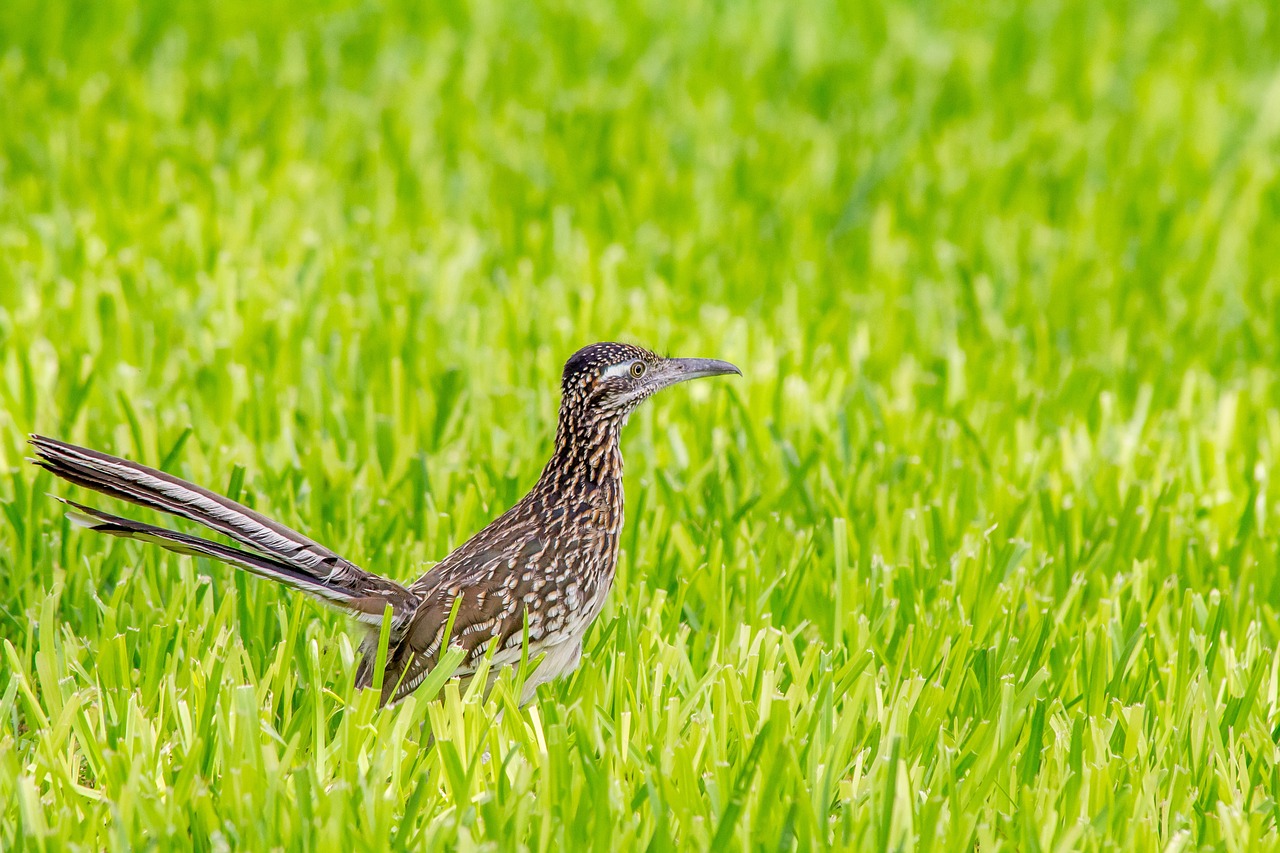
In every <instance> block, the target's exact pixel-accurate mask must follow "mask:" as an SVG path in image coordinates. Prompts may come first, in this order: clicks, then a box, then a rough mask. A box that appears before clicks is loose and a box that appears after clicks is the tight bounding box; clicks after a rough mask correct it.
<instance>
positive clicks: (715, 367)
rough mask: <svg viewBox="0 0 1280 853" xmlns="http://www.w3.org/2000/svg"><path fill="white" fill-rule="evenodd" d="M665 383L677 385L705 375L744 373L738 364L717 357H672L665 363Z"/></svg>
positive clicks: (663, 377) (663, 373) (663, 372)
mask: <svg viewBox="0 0 1280 853" xmlns="http://www.w3.org/2000/svg"><path fill="white" fill-rule="evenodd" d="M663 367H664V368H665V369H664V370H663V371H662V377H661V378H662V379H663V380H664V381H663V385H664V386H665V385H675V384H676V383H677V382H687V381H688V380H690V379H701V378H702V377H703V376H723V375H724V374H726V373H736V374H738V375H739V376H741V375H742V371H741V370H739V369H738V367H737V365H734V364H730V363H729V362H727V361H720V360H719V359H715V358H672V359H668V360H667V362H666V363H665V364H664V365H663Z"/></svg>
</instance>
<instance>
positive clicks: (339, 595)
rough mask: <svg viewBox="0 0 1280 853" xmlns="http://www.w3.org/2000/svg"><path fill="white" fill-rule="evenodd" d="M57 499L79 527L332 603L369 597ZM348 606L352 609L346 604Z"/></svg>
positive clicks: (209, 543)
mask: <svg viewBox="0 0 1280 853" xmlns="http://www.w3.org/2000/svg"><path fill="white" fill-rule="evenodd" d="M58 500H60V501H62V502H63V503H65V504H66V505H68V506H70V507H72V509H71V511H69V512H68V513H67V517H68V518H70V519H71V521H72V523H73V524H75V525H76V526H78V527H83V528H86V529H88V530H95V531H97V532H99V533H106V534H109V535H111V536H119V537H121V538H123V539H136V540H138V541H140V542H149V543H151V544H154V545H159V546H160V547H161V548H165V549H168V550H170V551H174V552H176V553H179V554H186V555H188V556H199V557H211V558H213V559H215V560H220V561H221V562H224V563H229V564H231V565H233V566H236V567H237V568H240V569H244V570H245V571H247V572H249V573H251V574H255V575H257V576H259V577H263V578H268V579H270V580H273V581H277V582H279V583H282V584H284V585H285V586H288V587H292V588H293V589H296V590H299V591H300V592H305V593H307V594H308V595H311V596H314V597H315V598H319V599H321V600H322V601H326V602H328V603H331V604H337V605H340V606H349V605H350V604H351V603H352V602H360V601H362V599H364V598H366V597H367V596H366V594H365V593H364V592H362V591H359V590H355V589H350V588H347V587H344V586H340V585H337V584H333V583H325V582H324V581H321V580H318V579H317V578H315V577H312V576H311V575H308V574H306V573H305V572H301V571H299V570H298V569H297V568H295V567H294V566H291V565H289V564H288V563H285V562H283V561H281V560H275V559H272V558H270V557H266V556H263V555H260V554H255V553H252V552H250V551H245V550H242V549H240V548H232V547H231V546H229V545H222V544H219V543H217V542H212V541H210V540H208V539H201V538H200V537H199V536H190V535H188V534H186V533H179V532H177V531H176V530H168V529H166V528H164V527H157V526H156V525H154V524H146V523H144V522H141V521H133V520H132V519H128V518H123V517H121V516H118V515H112V514H111V513H109V512H103V511H101V510H97V509H94V508H92V507H88V506H85V505H84V504H79V503H76V502H75V501H70V500H67V499H65V498H58ZM347 609H350V608H349V607H347ZM379 615H381V614H379Z"/></svg>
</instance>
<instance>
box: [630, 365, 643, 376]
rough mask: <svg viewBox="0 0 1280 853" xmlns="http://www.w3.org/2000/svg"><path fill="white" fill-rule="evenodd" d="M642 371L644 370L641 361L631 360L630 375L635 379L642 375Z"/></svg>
mask: <svg viewBox="0 0 1280 853" xmlns="http://www.w3.org/2000/svg"><path fill="white" fill-rule="evenodd" d="M644 371H645V366H644V362H643V361H633V362H631V375H632V376H634V377H635V378H636V379H639V378H640V377H641V376H644Z"/></svg>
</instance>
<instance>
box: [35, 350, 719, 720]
mask: <svg viewBox="0 0 1280 853" xmlns="http://www.w3.org/2000/svg"><path fill="white" fill-rule="evenodd" d="M726 373H737V374H739V375H741V373H742V371H740V370H738V368H737V367H735V366H733V365H732V364H729V363H728V362H725V361H716V360H714V359H704V358H663V357H661V356H658V355H656V354H654V353H652V352H649V351H648V350H645V349H641V348H640V347H635V346H631V345H628V344H616V343H600V344H592V345H591V346H588V347H585V348H584V349H581V350H579V351H578V352H577V353H575V354H574V355H573V357H572V358H570V359H569V361H568V362H567V363H566V364H565V366H564V376H563V380H562V392H563V396H562V399H561V403H560V419H559V423H558V425H557V427H556V441H555V449H554V451H553V452H552V454H551V461H549V462H548V463H547V465H546V467H545V468H544V469H543V471H542V476H541V477H539V479H538V482H537V484H536V485H534V487H533V489H532V490H531V491H530V492H529V493H528V494H527V495H525V496H524V497H523V498H521V499H520V500H519V501H518V502H517V503H516V504H515V506H513V507H511V509H509V510H507V511H506V512H505V513H503V514H502V515H501V516H499V517H498V518H496V519H495V520H494V521H492V522H491V523H490V524H489V525H488V526H487V527H485V528H484V529H483V530H481V531H480V532H479V533H477V534H475V535H474V536H472V537H471V538H470V539H468V540H467V541H466V542H464V543H463V544H462V545H461V546H460V547H459V548H458V549H457V550H455V551H454V552H453V553H451V554H449V555H448V556H447V557H445V558H444V559H443V560H441V561H440V562H439V563H438V564H436V565H435V566H434V567H432V568H431V569H430V570H429V571H428V572H427V573H426V574H424V575H423V576H422V577H420V578H418V579H417V580H416V581H414V582H413V583H411V584H408V585H407V586H405V585H401V584H399V583H397V582H395V581H393V580H390V579H388V578H384V577H381V576H380V575H376V574H373V573H372V572H368V571H365V570H364V569H362V568H360V567H359V566H357V565H356V564H355V563H353V562H351V561H350V560H347V559H345V558H343V557H341V556H339V555H338V554H335V553H334V552H333V551H330V550H329V549H328V548H326V547H324V546H323V545H320V544H318V543H316V542H313V541H312V540H310V539H308V538H307V537H305V536H303V535H302V534H300V533H298V532H297V531H294V530H291V529H289V528H288V527H285V526H284V525H283V524H280V523H279V522H275V521H272V520H271V519H269V518H266V517H265V516H263V515H260V514H259V513H256V512H254V511H253V510H251V509H249V508H248V507H245V506H242V505H240V504H238V503H236V502H235V501H233V500H230V499H228V498H225V497H222V496H221V495H218V494H214V493H213V492H210V491H208V490H207V489H203V488H201V487H199V486H196V485H193V484H191V483H188V482H186V481H184V480H180V479H178V478H177V477H173V476H170V475H169V474H166V473H164V472H162V471H157V470H155V469H153V468H148V467H146V466H145V465H139V464H138V463H136V462H130V461H128V460H126V459H120V458H118V457H115V456H109V455H107V454H105V453H100V452H98V451H96V450H89V449H86V448H83V447H76V446H75V445H72V444H67V443H65V442H62V441H57V440H55V439H52V438H44V437H42V436H32V437H31V445H32V447H34V448H35V453H36V455H37V456H38V457H39V458H38V459H34V460H32V461H33V462H35V463H36V464H37V465H40V466H41V467H43V468H46V469H47V470H49V471H52V472H53V473H54V474H56V475H57V476H59V477H61V478H62V479H64V480H67V481H69V482H71V483H74V484H76V485H79V486H84V487H86V488H89V489H93V490H95V491H98V492H101V493H102V494H104V495H109V496H111V497H113V498H119V499H121V500H125V501H130V502H132V503H135V504H139V505H141V506H144V507H149V508H151V509H156V510H160V511H161V512H166V513H169V514H171V515H176V516H181V517H183V518H187V519H190V520H192V521H196V522H199V523H200V524H203V525H204V526H205V527H208V528H210V529H211V530H215V531H217V532H218V533H221V534H223V535H225V536H227V537H228V538H230V539H233V540H235V542H236V544H237V546H238V547H232V546H229V545H223V544H220V543H218V542H213V541H210V540H208V539H202V538H200V537H198V536H191V535H188V534H186V533H179V532H176V531H173V530H168V529H166V528H163V527H157V526H155V525H151V524H144V523H142V522H138V521H131V520H129V519H127V518H121V517H119V516H116V515H111V514H109V513H106V512H102V511H100V510H97V509H93V508H91V507H87V506H84V505H82V504H79V503H75V502H73V501H66V503H68V504H69V505H70V506H71V507H73V510H72V512H70V513H69V515H70V517H71V519H72V521H74V522H75V523H76V524H78V525H80V526H82V527H87V528H89V529H91V530H97V531H99V532H102V533H108V534H111V535H112V536H121V537H124V538H127V539H139V540H142V541H145V542H152V543H155V544H157V545H160V546H162V547H165V548H168V549H169V550H171V551H177V552H178V553H181V554H190V555H199V556H204V557H211V558H213V559H215V560H220V561H222V562H224V563H229V564H230V565H233V566H235V567H237V568H239V569H243V570H245V571H248V572H251V573H253V574H255V575H258V576H259V577H264V578H270V579H271V580H274V581H278V582H279V583H282V584H284V585H285V586H289V587H292V588H294V589H297V590H300V591H302V592H304V593H307V594H308V595H310V596H312V597H314V598H317V599H319V600H320V601H323V602H324V603H326V604H329V605H332V606H334V607H336V608H338V609H339V610H342V611H344V612H346V613H347V614H349V615H351V616H353V617H354V618H355V619H356V620H357V621H358V622H360V623H362V624H363V626H364V638H363V641H362V642H361V646H360V650H361V661H360V665H359V668H358V670H357V671H356V685H357V686H359V687H370V686H372V684H373V682H374V669H375V667H376V666H377V657H378V654H377V653H378V636H379V629H380V628H381V626H382V624H383V619H384V613H385V610H386V608H387V607H388V606H390V608H391V617H390V645H389V647H388V649H387V653H386V667H385V670H384V678H383V681H382V703H383V704H386V703H388V702H395V701H397V700H399V699H401V698H403V697H405V696H407V695H408V694H409V693H411V692H413V691H414V690H415V689H416V688H417V687H418V685H420V684H421V683H422V682H423V680H424V679H425V678H426V676H427V674H428V673H429V672H430V671H431V669H432V667H433V666H435V664H436V662H437V661H438V660H439V659H440V655H441V651H442V649H444V648H448V647H457V648H460V649H461V650H462V651H463V653H464V657H463V659H462V662H461V664H460V665H459V666H458V668H457V670H455V672H454V675H455V676H456V677H461V678H464V679H466V678H469V677H470V676H471V675H472V674H473V673H474V672H475V670H476V667H477V665H478V664H479V663H480V661H481V659H482V658H483V657H484V655H485V654H486V653H487V652H488V651H490V649H491V648H492V647H493V646H494V644H495V643H496V648H493V649H492V650H493V659H492V662H493V670H492V671H493V672H494V673H496V672H497V671H498V669H499V668H500V667H502V666H509V665H511V664H513V663H517V662H519V660H520V659H521V655H522V651H523V646H524V637H525V636H526V634H527V636H528V643H529V648H528V651H529V656H530V659H533V658H535V657H537V656H541V657H542V661H541V663H540V664H539V665H538V667H537V669H535V670H534V671H533V672H532V673H531V674H530V675H529V677H528V678H527V679H526V681H525V686H524V693H523V695H522V697H521V702H522V703H523V702H527V701H528V700H529V699H530V698H531V697H532V696H533V692H534V690H536V689H537V687H538V685H540V684H543V683H545V682H547V681H550V680H552V679H554V678H558V677H560V676H562V675H565V674H567V673H569V672H572V671H573V669H574V668H575V667H576V666H577V665H578V659H579V658H580V656H581V655H582V638H583V636H584V635H585V634H586V631H587V628H588V627H589V626H590V625H591V623H592V622H593V621H594V620H595V618H596V616H597V615H598V614H599V613H600V608H601V606H602V605H603V604H604V599H605V596H606V595H607V594H608V592H609V587H610V585H611V584H612V583H613V573H614V568H615V566H616V565H617V562H618V534H619V532H620V531H621V529H622V504H623V500H622V451H621V447H620V445H619V438H620V434H621V431H622V425H623V424H625V423H626V421H627V417H628V416H629V415H630V414H631V412H632V411H633V410H634V409H635V408H636V406H638V405H639V404H640V403H641V402H643V401H644V400H645V399H647V398H648V397H649V396H650V395H652V394H653V393H654V392H656V391H659V390H661V389H663V388H666V387H668V386H670V385H675V384H676V383H678V382H684V381H685V380H688V379H697V378H698V377H702V376H718V375H721V374H726ZM455 605H456V607H457V610H456V613H454V608H455ZM451 614H452V619H453V627H452V631H451V633H450V635H449V637H448V638H446V637H445V631H446V628H447V627H448V625H449V622H450V616H451Z"/></svg>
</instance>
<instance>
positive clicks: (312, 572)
mask: <svg viewBox="0 0 1280 853" xmlns="http://www.w3.org/2000/svg"><path fill="white" fill-rule="evenodd" d="M30 441H31V446H32V447H33V448H34V449H35V452H36V455H37V457H39V458H37V459H34V460H32V461H33V462H35V463H36V464H37V465H39V466H40V467H42V468H44V469H45V470H47V471H51V472H52V473H53V474H55V475H57V476H58V477H61V478H62V479H64V480H66V481H68V482H70V483H74V484H75V485H78V486H83V487H85V488H87V489H92V490H94V491H96V492H101V493H102V494H104V495H107V496H109V497H113V498H119V499H120V500H123V501H128V502H130V503H134V504H138V505H139V506H144V507H148V508H150V509H155V510H159V511H161V512H167V513H169V514H171V515H176V516H180V517H182V518H187V519H190V520H192V521H195V522H198V523H200V524H203V525H204V526H205V527H208V528H210V529H211V530H215V531H217V532H219V533H222V534H224V535H226V536H228V537H230V538H231V539H234V540H235V541H236V542H237V543H239V544H240V545H241V546H243V547H241V548H235V547H231V546H228V545H223V544H220V543H218V542H213V541H210V540H207V539H202V538H200V537H198V536H190V535H188V534H185V533H179V532H177V531H174V530H169V529H167V528H164V527H157V526H155V525H152V524H144V523H142V522H138V521H133V520H131V519H127V518H123V517H120V516H116V515H111V514H110V513H105V512H102V511H100V510H96V509H92V508H90V507H87V506H84V505H82V504H78V503H74V502H71V501H65V503H67V504H69V505H70V506H72V507H74V510H73V511H72V512H71V513H70V514H69V515H70V517H71V519H72V521H74V522H75V523H76V524H78V525H81V526H83V527H88V528H89V529H92V530H96V531H98V532H100V533H108V534H110V535H112V536H121V537H124V538H127V539H139V540H142V541H146V542H152V543H154V544H157V545H160V546H161V547H164V548H167V549H169V550H170V551H177V552H178V553H182V554H199V555H202V556H206V557H211V558H213V559H215V560H221V561H222V562H224V563H229V564H231V565H233V566H236V567H238V568H241V569H244V570H245V571H247V572H250V573H252V574H255V575H258V576H259V577H264V578H269V579H271V580H274V581H278V582H279V583H282V584H284V585H286V586H289V587H292V588H293V589H297V590H300V591H302V592H305V593H307V594H308V595H311V596H313V597H315V598H318V599H320V600H322V601H325V602H328V603H330V604H334V605H337V606H339V607H341V608H342V609H343V610H346V611H347V612H348V613H350V614H352V615H354V616H355V617H356V618H357V619H359V620H361V621H362V622H366V623H369V624H379V623H380V622H381V621H382V616H383V611H384V608H385V607H386V605H388V604H390V605H391V606H392V607H393V609H394V614H395V615H394V619H395V623H394V624H395V626H396V627H397V628H400V627H402V626H403V625H404V624H406V623H407V621H408V619H409V618H410V617H411V616H412V614H413V611H414V609H415V606H416V605H417V602H418V599H417V596H415V595H414V594H413V593H412V592H410V591H409V590H407V589H406V588H405V587H403V586H401V585H400V584H398V583H396V582H395V581H392V580H388V579H387V578H384V577H381V576H379V575H375V574H373V573H372V572H367V571H365V570H364V569H362V568H360V567H359V566H357V565H356V564H355V563H352V562H351V561H350V560H347V559H344V558H343V557H340V556H338V555H337V554H336V553H334V552H333V551H330V550H329V549H328V548H325V547H324V546H323V545H320V544H319V543H317V542H314V541H312V540H311V539H308V538H307V537H306V536H303V535H302V534H301V533H298V532H297V531H295V530H291V529H290V528H288V527H285V526H284V525H283V524H280V523H279V522H276V521H272V520H271V519H269V518H267V517H266V516H264V515H260V514H259V513H257V512H254V511H253V510H251V509H249V508H248V507H246V506H243V505H241V504H239V503H236V502H235V501H233V500H231V499H230V498H226V497H223V496H222V495H219V494H216V493H214V492H211V491H209V490H208V489H204V488H201V487H200V486H197V485H195V484H193V483H188V482H187V481H185V480H180V479H178V478H177V477H174V476H173V475H171V474H166V473H164V472H163V471H157V470H156V469H154V468H148V467H147V466H145V465H139V464H138V463H136V462H131V461H129V460H128V459H121V458H119V457H117V456H111V455H108V454H106V453H101V452H99V451H96V450H90V449H88V448H86V447H78V446H76V445H74V444H68V443H66V442H63V441H58V440H57V439H52V438H45V437H44V436H38V435H33V436H31V439H30Z"/></svg>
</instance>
